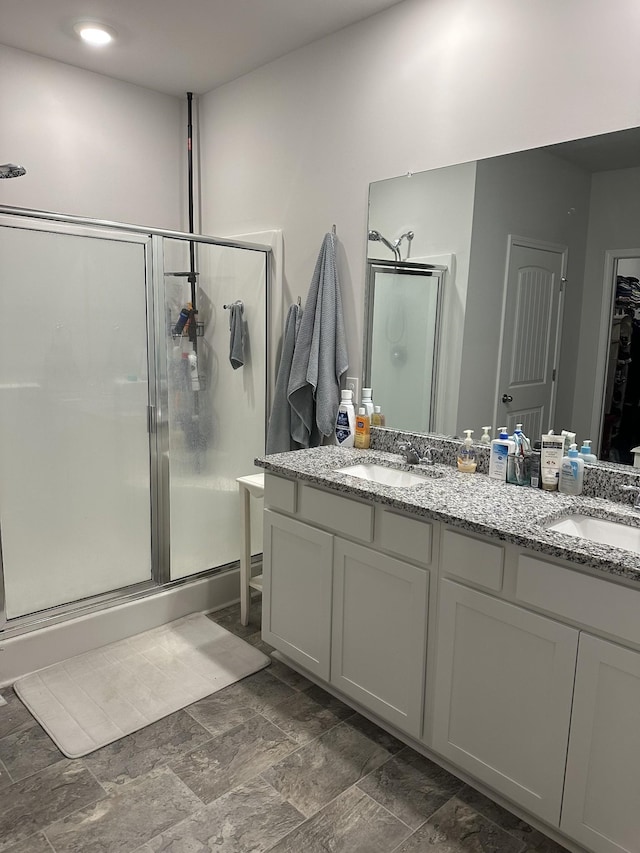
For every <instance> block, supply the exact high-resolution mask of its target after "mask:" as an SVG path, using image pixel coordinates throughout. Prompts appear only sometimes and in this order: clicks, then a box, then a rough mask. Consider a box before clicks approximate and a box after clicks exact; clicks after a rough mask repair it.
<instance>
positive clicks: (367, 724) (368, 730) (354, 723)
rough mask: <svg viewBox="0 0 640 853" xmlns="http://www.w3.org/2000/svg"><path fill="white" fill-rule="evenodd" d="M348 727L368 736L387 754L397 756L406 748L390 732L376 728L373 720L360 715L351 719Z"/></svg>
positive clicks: (348, 721)
mask: <svg viewBox="0 0 640 853" xmlns="http://www.w3.org/2000/svg"><path fill="white" fill-rule="evenodd" d="M347 725H349V726H351V727H352V728H354V729H355V730H356V731H358V732H360V733H361V734H363V735H366V736H367V737H368V738H370V739H371V740H372V741H373V742H374V743H377V744H378V746H381V747H382V748H383V749H386V750H387V752H390V753H391V754H392V755H395V754H396V753H397V752H400V750H401V749H404V748H405V744H404V743H402V741H401V740H398V738H395V737H394V736H393V735H390V734H389V732H385V730H384V729H381V728H380V726H376V724H375V723H372V722H371V720H368V719H367V718H366V717H363V716H361V715H360V714H354V715H353V716H351V717H349V719H348V720H347Z"/></svg>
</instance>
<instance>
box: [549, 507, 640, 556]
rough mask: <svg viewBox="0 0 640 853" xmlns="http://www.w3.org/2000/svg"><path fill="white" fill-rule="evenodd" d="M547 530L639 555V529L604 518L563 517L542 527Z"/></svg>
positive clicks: (577, 514)
mask: <svg viewBox="0 0 640 853" xmlns="http://www.w3.org/2000/svg"><path fill="white" fill-rule="evenodd" d="M544 526H545V528H546V529H547V530H556V531H557V532H558V533H566V534H568V535H569V536H580V537H582V539H589V540H590V541H591V542H599V543H600V544H601V545H613V546H614V547H615V548H624V549H625V550H626V551H636V552H637V553H639V554H640V528H639V527H629V526H628V525H627V524H620V523H619V522H617V521H608V520H606V519H604V518H592V517H591V516H590V515H580V514H579V513H575V514H573V515H565V516H563V517H562V518H559V519H557V520H556V521H553V522H548V523H547V524H545V525H544Z"/></svg>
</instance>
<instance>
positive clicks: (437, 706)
mask: <svg viewBox="0 0 640 853" xmlns="http://www.w3.org/2000/svg"><path fill="white" fill-rule="evenodd" d="M577 645H578V632H577V631H576V630H574V629H573V628H568V627H566V626H565V625H561V624H560V623H558V622H554V621H553V620H552V619H547V618H545V617H543V616H539V615H537V614H535V613H530V612H529V611H527V610H524V609H522V608H521V607H516V606H514V605H513V604H509V603H507V602H505V601H501V600H499V599H496V598H492V597H491V596H488V595H484V594H483V593H481V592H477V591H475V590H472V589H468V588H466V587H463V586H460V585H459V584H457V583H454V582H453V581H448V580H443V581H442V583H441V585H440V601H439V612H438V647H437V668H436V687H435V703H434V728H433V747H434V749H436V750H437V751H438V752H440V753H441V754H442V755H443V756H445V757H446V758H448V759H450V760H451V761H452V762H453V763H454V764H457V765H458V766H459V767H461V768H463V769H464V770H467V771H468V772H469V773H471V774H472V775H473V776H475V777H477V778H478V779H480V780H481V781H483V782H485V783H486V784H487V785H489V786H490V787H491V788H493V789H494V790H495V791H498V792H499V793H501V794H504V796H505V797H507V798H508V799H510V800H512V801H513V802H514V803H517V804H519V805H521V806H523V807H524V808H526V809H527V810H528V811H530V812H531V813H532V814H535V815H538V816H539V817H541V818H542V819H543V820H545V821H547V822H548V823H550V824H553V825H555V826H557V825H558V824H559V821H560V801H561V797H562V784H563V780H564V771H565V759H566V754H567V742H568V738H569V717H570V714H571V696H572V691H573V679H574V673H575V663H576V655H577Z"/></svg>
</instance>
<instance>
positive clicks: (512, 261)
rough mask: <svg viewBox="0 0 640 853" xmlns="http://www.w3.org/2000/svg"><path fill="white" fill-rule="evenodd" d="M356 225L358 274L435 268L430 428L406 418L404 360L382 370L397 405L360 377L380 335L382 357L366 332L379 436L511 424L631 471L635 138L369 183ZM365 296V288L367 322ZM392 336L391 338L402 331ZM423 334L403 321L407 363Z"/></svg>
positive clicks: (638, 190) (636, 438) (638, 270)
mask: <svg viewBox="0 0 640 853" xmlns="http://www.w3.org/2000/svg"><path fill="white" fill-rule="evenodd" d="M368 227H369V239H368V241H367V245H368V257H367V261H368V268H369V271H370V275H371V269H372V266H373V265H375V263H376V262H378V261H381V260H382V261H387V262H393V263H394V264H395V267H396V275H397V274H399V273H398V270H399V271H400V272H401V271H402V267H403V265H405V264H407V263H408V262H410V263H414V264H416V263H417V264H429V265H433V266H434V267H437V268H442V269H443V270H444V275H443V279H442V284H441V292H440V294H439V299H440V310H439V316H438V328H439V334H438V336H437V340H436V347H435V354H434V364H433V371H432V377H429V382H430V383H431V385H430V387H429V399H430V400H431V401H432V405H431V406H430V407H429V409H428V418H429V419H428V421H427V420H425V419H423V420H422V422H420V423H417V421H416V412H415V411H414V410H415V405H414V402H415V395H416V388H415V385H414V387H412V386H411V385H409V384H408V383H407V382H406V379H405V377H404V376H403V375H402V367H403V363H402V362H403V360H402V359H398V358H396V364H395V365H394V364H391V363H390V364H387V365H384V369H385V370H386V371H387V373H388V374H389V376H390V377H391V379H390V380H388V381H389V382H390V384H391V385H392V386H394V387H395V389H396V394H395V397H394V399H393V401H392V400H391V399H390V400H388V401H387V400H385V399H383V396H384V394H386V393H387V392H386V391H385V390H384V389H383V388H382V387H381V388H380V392H379V391H378V390H377V389H376V385H375V374H374V373H371V372H370V366H371V365H373V364H376V363H377V364H380V365H381V367H380V368H379V369H380V370H381V369H382V365H383V363H384V362H385V359H386V360H389V359H390V358H393V353H394V348H393V347H389V346H386V345H385V344H384V335H383V334H381V335H379V339H380V340H381V342H382V345H383V346H384V347H385V349H386V352H383V351H382V349H381V350H380V351H378V349H377V344H376V339H375V338H374V337H373V336H371V335H367V340H366V343H365V354H364V364H365V384H370V383H371V384H373V388H374V398H375V402H376V403H379V404H380V405H382V406H383V410H384V411H385V413H386V416H387V425H388V426H392V427H394V428H398V429H412V430H416V431H420V432H439V433H442V434H445V435H461V433H462V430H463V429H467V428H470V429H474V430H475V431H476V432H475V435H476V438H477V437H478V436H479V434H480V433H479V430H480V427H481V426H484V425H487V424H491V425H492V426H493V432H494V433H495V432H496V430H497V428H498V427H499V426H502V425H505V424H506V425H507V427H508V428H509V429H510V430H512V429H513V427H514V426H515V424H516V422H523V423H524V425H525V431H526V432H528V434H529V435H530V436H531V437H532V438H535V437H537V436H539V435H540V433H541V432H542V431H546V430H547V429H549V428H553V429H555V430H556V431H557V432H559V431H560V430H561V429H571V430H573V431H575V432H576V433H577V434H578V440H579V441H582V440H583V439H587V438H591V439H592V441H593V446H594V450H596V452H597V453H598V455H599V456H601V458H603V459H608V460H610V461H615V462H622V463H626V464H632V463H633V454H632V448H634V447H636V446H637V445H640V129H631V130H624V131H618V132H615V133H610V134H604V135H600V136H595V137H589V138H586V139H579V140H575V141H572V142H565V143H562V144H559V145H552V146H547V147H544V148H537V149H532V150H528V151H521V152H516V153H513V154H507V155H503V156H500V157H492V158H488V159H486V160H478V161H474V162H471V163H463V164H460V165H454V166H448V167H444V168H441V169H434V170H431V171H427V172H421V173H416V174H409V175H405V176H401V177H397V178H390V179H388V180H384V181H377V182H376V183H373V184H371V186H370V191H369V223H368ZM369 279H370V276H369ZM370 280H371V279H370ZM406 282H407V286H408V287H409V286H413V287H415V285H414V284H413V283H410V281H409V277H407V279H406ZM395 287H396V296H397V288H398V287H401V285H400V284H398V282H397V281H396V282H395ZM377 299H378V296H377V294H376V291H375V289H374V288H372V287H369V288H368V289H367V303H368V304H367V306H366V312H367V317H370V316H372V314H373V313H374V312H375V310H376V300H377ZM413 300H414V297H409V302H408V304H409V305H414V306H417V304H418V303H416V302H414V301H413ZM396 304H403V303H393V305H396ZM426 310H427V309H426V308H425V311H426ZM388 311H389V308H388V307H387V314H388ZM388 316H390V320H389V322H391V319H393V317H392V316H391V315H389V314H388ZM392 325H393V329H392V331H393V332H394V335H395V336H396V337H397V334H398V330H399V329H400V326H401V325H402V324H400V323H399V322H398V323H395V325H394V324H393V323H392ZM424 329H425V326H424V325H423V324H421V322H420V321H416V320H415V318H414V322H412V323H408V322H405V323H404V325H403V326H402V331H403V335H404V337H403V340H402V352H403V353H405V355H407V356H408V355H409V353H411V352H412V350H414V349H415V350H417V351H419V352H422V350H423V349H424ZM383 331H384V329H383ZM398 343H399V342H397V341H396V344H398ZM396 350H397V346H396ZM407 360H408V359H404V363H406V361H407ZM367 371H369V373H368V375H367ZM394 371H395V373H396V376H395V384H394V381H393V374H394ZM425 376H426V374H425ZM399 388H401V390H402V394H399V393H397V390H398V389H399ZM402 399H405V400H406V404H407V407H406V409H405V408H404V406H403V404H402ZM423 409H424V411H426V408H425V407H423Z"/></svg>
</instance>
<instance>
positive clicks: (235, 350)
mask: <svg viewBox="0 0 640 853" xmlns="http://www.w3.org/2000/svg"><path fill="white" fill-rule="evenodd" d="M243 310H244V308H243V305H242V302H234V303H233V305H230V306H229V332H230V339H229V361H230V362H231V367H233V369H234V370H237V369H238V368H239V367H242V365H243V364H244V322H243V320H242V312H243Z"/></svg>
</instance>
